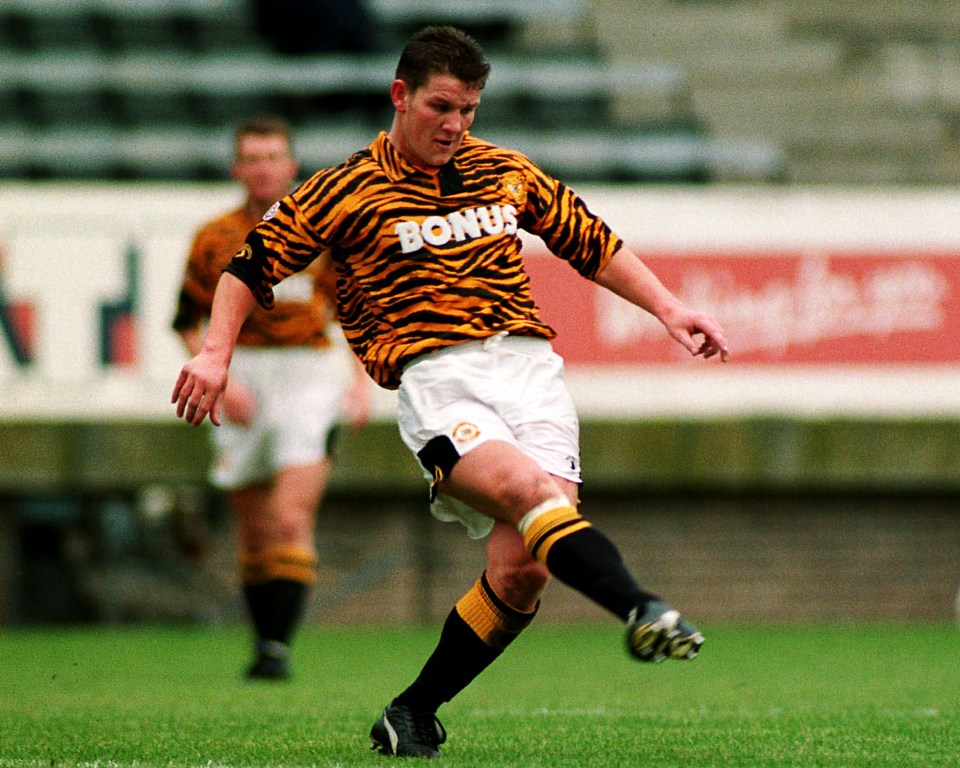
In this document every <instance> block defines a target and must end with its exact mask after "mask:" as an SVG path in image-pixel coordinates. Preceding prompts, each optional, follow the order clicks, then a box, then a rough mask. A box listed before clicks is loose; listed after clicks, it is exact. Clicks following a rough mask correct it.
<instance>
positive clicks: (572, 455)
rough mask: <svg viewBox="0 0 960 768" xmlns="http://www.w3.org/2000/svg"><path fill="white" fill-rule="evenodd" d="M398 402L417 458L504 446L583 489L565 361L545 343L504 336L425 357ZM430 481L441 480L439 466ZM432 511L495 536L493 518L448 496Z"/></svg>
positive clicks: (408, 375)
mask: <svg viewBox="0 0 960 768" xmlns="http://www.w3.org/2000/svg"><path fill="white" fill-rule="evenodd" d="M398 394H399V402H398V406H397V423H398V424H399V426H400V436H401V437H402V438H403V441H404V443H406V445H407V447H408V448H409V449H410V450H411V451H413V453H414V454H415V455H416V454H419V453H420V451H421V450H423V449H424V447H425V446H427V444H428V443H430V442H431V441H432V440H434V438H438V437H446V438H449V443H452V445H453V447H454V448H455V449H456V452H457V454H458V455H459V456H463V455H464V454H466V453H468V452H469V451H471V450H473V449H474V448H476V447H477V446H478V445H482V444H483V443H485V442H487V441H488V440H502V441H504V442H507V443H510V444H511V445H515V446H516V447H517V448H519V449H520V450H521V451H523V452H524V453H525V454H527V455H528V456H530V457H531V458H532V459H534V461H536V462H537V463H538V464H539V465H540V466H541V467H542V468H543V469H545V470H546V471H547V472H549V473H550V474H553V475H557V476H558V477H562V478H564V479H566V480H570V481H571V482H575V483H579V482H580V427H579V422H578V420H577V414H576V410H575V409H574V406H573V400H572V398H571V397H570V393H569V391H568V390H567V385H566V382H565V381H564V373H563V360H562V359H561V358H560V356H559V355H557V354H556V353H555V352H554V351H553V348H552V347H551V346H550V342H549V341H547V340H546V339H539V338H533V337H527V336H508V335H507V334H505V333H500V334H497V335H496V336H491V337H490V338H488V339H485V340H483V341H476V342H468V343H466V344H458V345H457V346H455V347H449V348H447V349H443V350H440V351H439V352H434V353H432V354H428V355H424V356H423V357H420V358H417V359H416V360H414V361H413V362H412V363H410V364H409V365H407V367H406V368H404V371H403V376H402V378H401V380H400V390H399V393H398ZM445 442H446V441H445ZM424 476H425V477H426V478H427V479H428V480H431V481H432V480H433V479H434V478H433V467H432V466H430V467H424ZM430 511H431V512H432V513H433V515H434V516H435V517H437V518H438V519H440V520H444V521H452V520H458V521H460V522H461V523H463V524H464V526H466V528H467V531H468V533H469V535H470V536H471V537H472V538H481V537H483V536H486V535H487V534H488V533H489V532H490V530H491V528H493V520H492V519H491V518H489V517H487V516H486V515H483V514H481V513H480V512H477V511H476V510H474V509H471V508H470V507H468V506H467V505H465V504H463V503H462V502H460V501H458V500H456V499H453V498H451V497H449V496H447V495H445V494H438V495H437V496H436V497H435V498H434V499H433V501H432V503H431V506H430Z"/></svg>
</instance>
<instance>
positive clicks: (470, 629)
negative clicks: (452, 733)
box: [393, 574, 536, 712]
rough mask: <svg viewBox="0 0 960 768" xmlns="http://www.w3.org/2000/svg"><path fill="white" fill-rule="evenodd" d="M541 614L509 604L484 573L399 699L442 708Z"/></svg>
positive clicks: (450, 617)
mask: <svg viewBox="0 0 960 768" xmlns="http://www.w3.org/2000/svg"><path fill="white" fill-rule="evenodd" d="M535 615H536V609H534V610H533V611H530V612H529V613H527V612H523V611H518V610H516V609H515V608H512V607H510V606H509V605H507V604H506V603H505V602H504V601H503V600H502V599H501V598H500V597H499V596H498V595H497V594H496V592H494V591H493V588H492V587H491V586H490V582H489V581H487V576H486V574H484V575H483V576H481V577H480V579H479V580H478V581H477V583H476V584H474V585H473V587H472V588H471V589H470V590H469V591H468V592H467V593H466V594H465V595H464V596H463V597H462V598H461V599H460V601H459V602H458V603H457V604H456V606H455V607H454V608H453V610H451V611H450V614H449V615H448V616H447V620H446V622H444V625H443V630H442V631H441V633H440V640H439V641H438V642H437V647H436V648H435V649H434V651H433V653H432V654H431V655H430V658H429V659H427V662H426V664H424V666H423V669H422V670H421V672H420V674H419V676H418V677H417V679H416V680H414V682H413V683H412V684H411V685H410V687H409V688H407V689H406V690H405V691H404V692H403V693H401V694H400V695H399V696H397V698H396V699H394V700H393V703H394V704H402V705H404V706H408V707H410V708H411V709H413V710H415V711H417V712H436V711H437V708H438V707H439V706H440V705H441V704H443V703H445V702H448V701H450V700H451V699H452V698H453V697H454V696H456V695H457V694H458V693H459V692H460V691H462V690H463V689H464V688H466V687H467V685H469V684H470V683H471V682H472V681H473V680H474V679H475V678H476V677H477V676H478V675H479V674H480V673H481V672H483V670H485V669H486V668H487V667H488V666H490V664H492V663H493V661H494V660H495V659H496V658H497V657H498V656H499V655H500V654H501V653H503V650H504V649H505V648H506V647H507V646H508V645H510V643H512V642H513V641H514V640H515V639H516V637H517V635H519V634H520V633H521V632H522V631H523V630H524V629H526V627H527V626H528V625H529V624H530V622H531V621H533V617H534V616H535Z"/></svg>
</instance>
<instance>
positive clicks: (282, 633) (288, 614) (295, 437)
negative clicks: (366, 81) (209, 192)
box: [173, 117, 358, 679]
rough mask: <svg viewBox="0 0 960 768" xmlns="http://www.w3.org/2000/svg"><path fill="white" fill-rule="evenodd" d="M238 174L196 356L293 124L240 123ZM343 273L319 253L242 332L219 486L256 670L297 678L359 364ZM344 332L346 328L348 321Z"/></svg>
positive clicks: (286, 178) (188, 317)
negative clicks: (340, 320)
mask: <svg viewBox="0 0 960 768" xmlns="http://www.w3.org/2000/svg"><path fill="white" fill-rule="evenodd" d="M234 151H235V156H234V161H233V176H234V178H235V179H236V180H237V181H238V182H239V183H240V184H241V185H242V187H243V190H244V193H245V199H244V201H243V205H241V206H240V207H239V208H237V209H236V210H234V211H231V212H229V213H225V214H223V215H222V216H219V217H218V218H216V219H214V220H213V221H210V222H208V223H207V224H205V225H204V226H202V227H201V228H200V229H199V231H198V232H197V233H196V236H195V238H194V241H193V246H192V248H191V250H190V254H189V257H188V259H187V263H186V268H185V271H184V276H183V283H182V287H181V290H180V295H179V300H178V304H177V309H176V316H175V318H174V320H173V327H174V329H175V330H176V331H177V332H178V333H179V334H180V337H181V338H182V339H183V341H184V344H185V345H186V347H187V349H188V350H189V351H190V354H191V355H195V354H196V353H197V352H198V351H199V350H200V349H201V345H202V329H203V327H204V325H205V324H206V323H207V322H208V320H209V316H210V311H211V305H212V302H213V296H214V291H215V289H216V286H217V281H218V280H219V279H220V275H221V273H222V272H223V269H224V267H226V266H227V264H229V262H230V260H231V258H232V257H233V255H234V254H235V253H236V252H237V250H238V249H239V248H240V247H241V246H242V245H243V242H244V239H245V238H246V236H247V233H248V232H249V231H250V230H251V229H253V227H254V226H256V224H257V222H259V221H260V219H261V217H262V216H263V214H264V213H265V212H266V211H267V209H268V208H269V207H270V206H271V205H273V204H274V203H275V202H277V201H278V200H279V199H280V198H282V197H283V196H284V195H286V194H287V193H288V192H289V191H290V189H291V187H292V184H293V182H294V180H295V178H296V175H297V162H296V160H295V159H294V157H293V147H292V138H291V129H290V127H289V126H288V125H287V124H286V123H285V122H284V121H282V120H279V119H276V118H270V117H264V118H256V119H252V120H250V121H248V122H246V123H244V124H243V125H241V126H240V127H239V128H238V129H237V131H236V134H235V137H234ZM333 318H334V304H333V276H332V272H331V270H330V268H329V263H328V262H327V261H326V260H325V259H318V260H317V261H315V262H314V263H313V264H311V265H310V266H309V267H308V268H307V269H304V270H303V271H302V272H301V273H300V274H298V275H297V276H296V277H294V278H292V279H291V280H290V281H286V282H285V283H284V285H283V288H282V289H280V290H278V291H277V295H276V307H275V308H274V310H273V311H272V312H268V311H266V310H262V309H261V310H257V311H255V312H253V313H252V314H251V315H250V317H249V318H248V319H247V320H246V322H245V323H244V324H243V327H242V328H240V329H239V338H238V346H237V350H236V353H235V354H234V358H233V366H232V372H233V374H234V375H233V376H232V377H231V379H230V384H229V386H228V387H227V389H226V391H225V393H224V398H223V410H224V423H223V426H222V428H221V429H219V430H217V431H216V433H215V448H216V461H215V463H214V465H213V467H212V469H211V481H212V483H213V484H214V485H215V486H217V487H219V488H222V489H225V490H226V492H227V498H228V504H229V507H230V510H231V513H232V517H233V518H234V520H235V525H236V530H237V536H238V539H239V568H240V579H241V582H242V584H243V594H244V598H245V601H246V606H247V609H248V613H249V616H250V619H251V621H252V624H253V628H254V630H255V634H256V638H255V650H254V658H253V662H252V664H251V665H250V667H249V669H248V672H247V674H248V676H249V677H250V678H254V679H283V678H286V677H287V676H288V675H289V671H290V669H289V658H288V657H289V646H290V641H291V639H292V637H293V634H294V632H295V630H296V629H297V627H298V625H299V623H300V622H301V620H302V615H303V611H304V608H305V600H306V597H307V595H308V592H309V589H310V586H311V585H312V584H313V583H314V580H315V578H316V559H317V558H316V549H315V543H314V528H315V517H316V514H317V508H318V506H319V504H320V501H321V498H322V496H323V493H324V489H325V486H326V484H327V477H328V475H329V472H330V447H331V443H332V439H333V436H334V433H335V430H336V427H337V424H338V421H339V418H340V408H341V402H342V401H343V400H344V396H345V393H346V392H347V390H348V387H349V386H350V384H351V379H352V378H353V376H354V374H355V373H356V372H357V368H358V366H356V364H355V363H354V362H353V361H351V360H350V354H349V352H346V351H345V350H344V348H343V345H342V344H340V345H339V346H338V345H334V344H332V343H331V337H330V335H329V331H330V329H331V327H332V326H331V322H332V320H333ZM337 332H338V333H339V330H337Z"/></svg>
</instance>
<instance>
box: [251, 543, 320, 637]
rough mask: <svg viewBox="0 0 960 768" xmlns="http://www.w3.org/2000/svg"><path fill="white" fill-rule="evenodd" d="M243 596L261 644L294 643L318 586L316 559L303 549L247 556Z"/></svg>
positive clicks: (281, 549) (292, 548)
mask: <svg viewBox="0 0 960 768" xmlns="http://www.w3.org/2000/svg"><path fill="white" fill-rule="evenodd" d="M240 570H241V578H242V580H243V593H244V597H245V599H246V603H247V608H248V610H249V612H250V619H251V621H252V622H253V626H254V629H255V630H256V633H257V639H258V640H272V641H275V642H278V643H283V644H284V645H286V644H288V643H289V642H290V638H291V637H292V635H293V632H294V630H295V629H296V627H297V626H298V625H299V623H300V620H301V618H302V617H303V610H304V605H305V603H306V597H307V593H308V592H309V590H310V587H311V586H312V585H313V584H314V583H315V582H316V578H317V565H316V555H315V554H314V553H313V552H312V551H311V550H307V549H303V548H301V547H274V548H271V549H268V550H264V551H263V552H258V553H250V552H245V553H243V554H242V555H241V558H240Z"/></svg>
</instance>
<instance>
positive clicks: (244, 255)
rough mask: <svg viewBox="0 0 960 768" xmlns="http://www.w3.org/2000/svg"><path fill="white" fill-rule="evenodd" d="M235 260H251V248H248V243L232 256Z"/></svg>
mask: <svg viewBox="0 0 960 768" xmlns="http://www.w3.org/2000/svg"><path fill="white" fill-rule="evenodd" d="M233 258H235V259H252V258H253V248H251V247H250V244H249V243H244V244H243V247H242V248H241V249H240V250H239V251H237V252H236V254H235V255H234V257H233Z"/></svg>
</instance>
